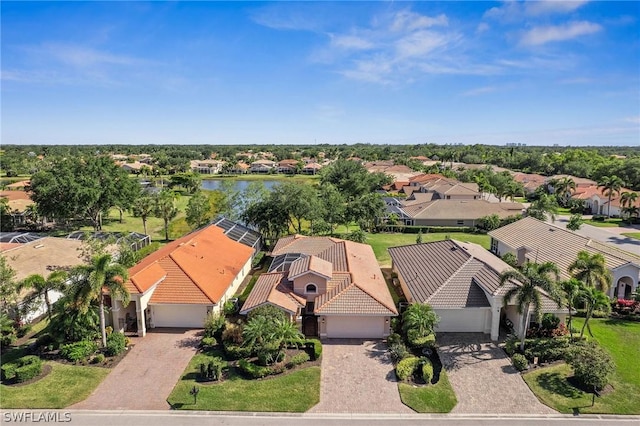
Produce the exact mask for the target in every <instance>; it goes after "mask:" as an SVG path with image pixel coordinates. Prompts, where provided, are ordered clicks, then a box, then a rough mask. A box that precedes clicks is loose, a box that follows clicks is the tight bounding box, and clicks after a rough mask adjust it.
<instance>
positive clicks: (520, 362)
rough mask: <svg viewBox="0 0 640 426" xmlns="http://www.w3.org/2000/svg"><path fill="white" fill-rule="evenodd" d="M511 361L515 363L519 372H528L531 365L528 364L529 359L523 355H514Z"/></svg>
mask: <svg viewBox="0 0 640 426" xmlns="http://www.w3.org/2000/svg"><path fill="white" fill-rule="evenodd" d="M511 361H512V362H513V366H514V367H515V368H516V370H518V371H524V370H526V369H527V366H528V365H529V363H528V362H527V358H525V356H524V355H522V354H514V355H513V357H512V358H511Z"/></svg>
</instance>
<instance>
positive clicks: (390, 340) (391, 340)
mask: <svg viewBox="0 0 640 426" xmlns="http://www.w3.org/2000/svg"><path fill="white" fill-rule="evenodd" d="M400 342H402V336H400V335H399V334H398V333H392V334H390V335H389V337H387V345H388V346H391V345H393V344H394V343H400Z"/></svg>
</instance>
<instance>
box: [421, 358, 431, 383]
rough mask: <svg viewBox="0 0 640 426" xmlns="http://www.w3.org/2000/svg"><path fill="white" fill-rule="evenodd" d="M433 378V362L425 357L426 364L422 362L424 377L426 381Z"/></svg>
mask: <svg viewBox="0 0 640 426" xmlns="http://www.w3.org/2000/svg"><path fill="white" fill-rule="evenodd" d="M432 378H433V364H431V361H430V360H429V359H428V358H425V360H424V364H422V379H423V380H424V381H425V382H426V383H431V379H432Z"/></svg>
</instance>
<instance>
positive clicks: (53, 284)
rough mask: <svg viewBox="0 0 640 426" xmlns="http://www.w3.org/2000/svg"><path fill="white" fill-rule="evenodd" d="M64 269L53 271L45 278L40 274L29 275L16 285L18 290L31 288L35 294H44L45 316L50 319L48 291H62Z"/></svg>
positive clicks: (64, 278)
mask: <svg viewBox="0 0 640 426" xmlns="http://www.w3.org/2000/svg"><path fill="white" fill-rule="evenodd" d="M67 276H68V275H67V272H66V271H62V270H59V271H53V272H52V273H51V274H50V275H49V276H48V277H47V278H45V277H43V276H42V275H40V274H33V275H29V276H28V277H27V278H25V279H24V280H22V282H21V283H20V284H19V285H18V291H20V290H23V289H27V288H32V289H33V290H34V291H35V294H36V296H44V303H45V304H46V305H47V316H48V317H49V320H51V301H50V300H49V291H50V290H57V291H62V290H64V288H65V287H66V285H65V283H66V281H67Z"/></svg>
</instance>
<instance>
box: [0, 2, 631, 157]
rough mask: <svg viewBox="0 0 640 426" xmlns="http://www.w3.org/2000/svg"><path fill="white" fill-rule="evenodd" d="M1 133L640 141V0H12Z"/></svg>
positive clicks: (253, 139)
mask: <svg viewBox="0 0 640 426" xmlns="http://www.w3.org/2000/svg"><path fill="white" fill-rule="evenodd" d="M1 8H2V18H1V19H2V34H1V35H2V38H1V40H2V41H1V43H2V52H1V53H2V88H1V94H2V123H1V124H2V133H1V135H2V143H4V144H27V143H39V144H53V143H65V144H80V143H98V144H101V143H131V144H146V143H176V144H195V143H210V144H249V143H258V144H263V143H264V144H271V143H276V144H293V143H299V144H309V143H314V142H317V143H357V142H364V143H408V144H414V143H441V144H444V143H465V144H470V143H486V144H497V145H502V144H505V143H507V142H520V143H526V144H529V145H552V144H559V145H572V146H577V145H635V146H638V145H640V22H639V19H640V2H636V1H623V2H612V1H607V2H587V1H577V0H576V1H568V2H561V1H527V2H521V1H513V2H472V1H465V2H452V1H449V2H430V1H427V2H397V1H392V2H338V3H330V2H308V3H307V2H276V3H267V2H260V3H252V2H231V3H224V2H189V3H183V2H170V3H165V2H149V3H144V2H105V3H101V2H86V3H83V2H42V3H38V2H7V1H3V2H2V4H1Z"/></svg>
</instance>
